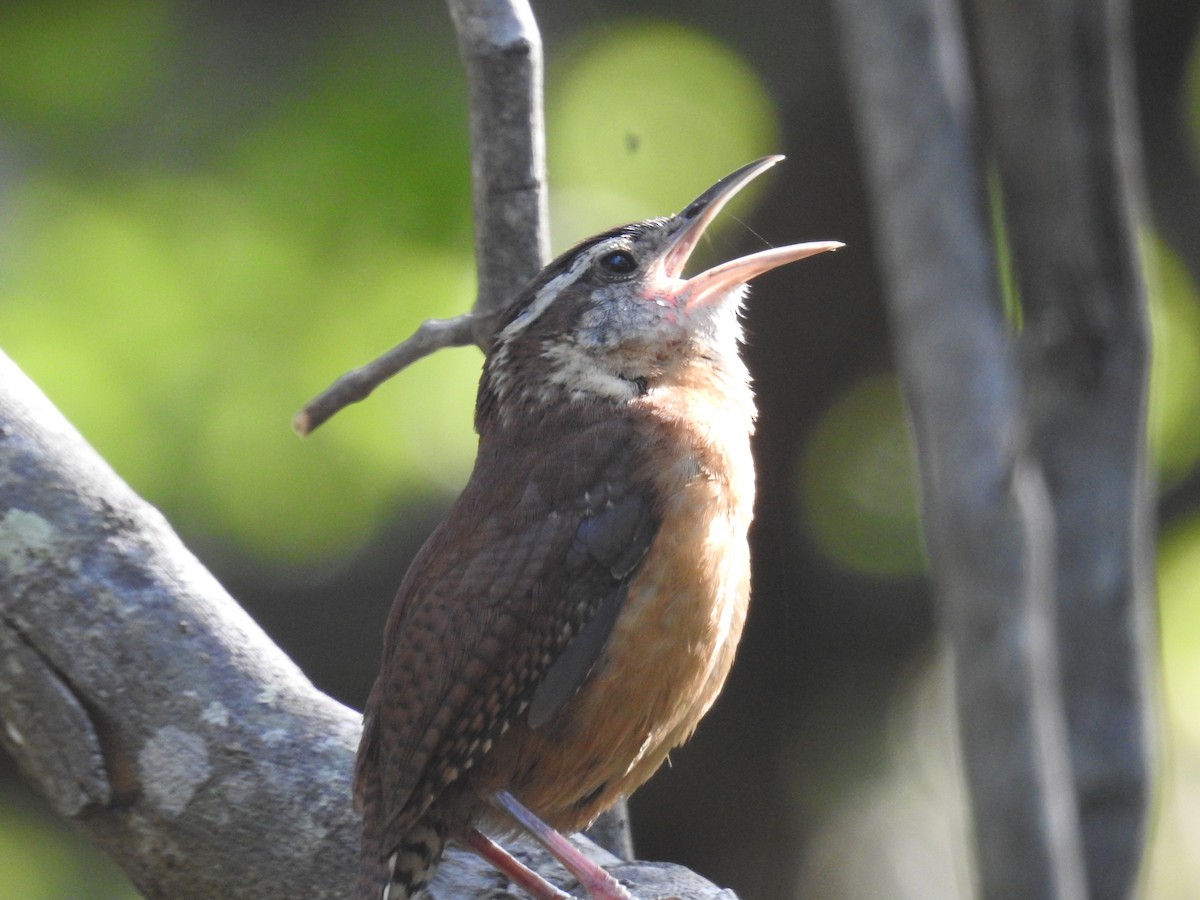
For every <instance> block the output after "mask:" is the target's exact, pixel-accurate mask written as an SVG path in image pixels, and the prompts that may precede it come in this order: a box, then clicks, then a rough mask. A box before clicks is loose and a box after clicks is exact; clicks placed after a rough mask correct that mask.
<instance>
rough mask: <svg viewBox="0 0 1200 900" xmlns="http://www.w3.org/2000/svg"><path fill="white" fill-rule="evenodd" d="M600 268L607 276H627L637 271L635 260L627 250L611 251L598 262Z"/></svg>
mask: <svg viewBox="0 0 1200 900" xmlns="http://www.w3.org/2000/svg"><path fill="white" fill-rule="evenodd" d="M599 264H600V268H601V269H602V270H603V271H604V272H605V274H607V275H629V274H631V273H633V272H635V271H637V267H638V264H637V260H636V259H634V258H633V254H632V253H630V252H629V251H628V250H613V251H612V252H610V253H605V254H604V255H603V256H602V257H600V260H599Z"/></svg>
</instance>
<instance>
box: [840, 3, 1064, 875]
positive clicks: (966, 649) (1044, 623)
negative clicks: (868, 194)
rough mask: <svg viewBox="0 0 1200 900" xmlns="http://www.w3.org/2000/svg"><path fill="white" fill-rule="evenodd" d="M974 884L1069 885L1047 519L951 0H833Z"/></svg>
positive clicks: (1050, 520)
mask: <svg viewBox="0 0 1200 900" xmlns="http://www.w3.org/2000/svg"><path fill="white" fill-rule="evenodd" d="M837 6H838V11H839V13H840V20H841V21H840V24H841V28H842V38H843V41H844V45H845V51H846V61H847V68H848V71H849V75H850V81H851V85H852V88H853V90H854V93H855V98H856V101H857V102H856V104H855V107H856V112H857V114H858V117H859V120H858V124H859V132H860V134H861V136H862V141H861V143H862V147H863V152H864V155H865V161H866V167H867V171H868V175H869V177H870V180H871V184H872V190H873V193H874V196H875V204H874V212H875V216H876V233H877V236H878V240H879V243H880V246H881V252H882V260H881V262H882V266H883V270H884V272H885V275H886V279H887V287H888V301H889V304H890V313H891V316H892V322H893V328H894V338H895V352H896V357H897V364H898V366H899V369H900V374H901V378H902V382H903V385H904V391H905V395H906V398H907V401H908V404H909V407H910V410H911V413H912V416H913V423H914V428H915V436H916V442H917V447H918V453H919V458H920V461H921V478H922V497H923V503H924V512H925V528H926V536H927V540H928V544H929V548H930V553H931V556H932V561H933V566H934V578H935V582H936V587H937V592H938V595H939V601H940V606H941V612H942V616H943V621H944V624H945V626H946V630H947V633H948V636H949V639H950V641H951V644H952V646H953V651H954V658H955V680H956V691H957V708H958V714H959V720H960V727H961V730H962V748H963V758H964V764H965V769H966V776H967V782H968V785H967V786H968V792H969V797H970V804H971V808H972V815H973V823H974V831H975V840H976V845H977V852H978V860H977V861H978V872H979V881H980V888H981V892H982V894H983V896H985V897H989V898H1011V897H1022V898H1042V897H1044V898H1051V897H1053V898H1082V897H1084V896H1085V886H1084V876H1083V870H1082V856H1081V849H1080V840H1079V835H1078V830H1077V823H1076V817H1075V806H1074V797H1073V794H1072V792H1071V774H1070V769H1069V763H1068V759H1067V755H1066V745H1065V725H1064V722H1063V714H1062V710H1061V707H1060V705H1059V697H1058V673H1057V669H1056V661H1055V656H1054V637H1053V634H1054V613H1053V607H1052V600H1053V588H1054V579H1055V569H1054V522H1053V511H1052V508H1051V505H1050V500H1049V497H1048V494H1047V491H1046V488H1045V485H1044V483H1043V480H1042V478H1041V475H1040V473H1039V471H1038V469H1037V467H1036V464H1035V462H1034V460H1033V459H1032V456H1031V454H1030V451H1029V447H1028V446H1027V442H1026V435H1025V433H1024V429H1023V426H1022V411H1021V382H1020V379H1019V375H1018V371H1017V367H1016V364H1015V359H1014V354H1013V352H1012V347H1011V345H1010V341H1009V338H1008V333H1007V328H1006V323H1005V321H1004V317H1003V313H1002V305H1001V301H1000V297H999V288H998V285H999V279H998V277H997V274H996V267H995V254H994V252H993V248H992V245H991V243H990V240H989V234H988V227H987V214H986V208H985V204H984V194H983V178H982V174H981V172H980V170H979V166H978V164H977V160H976V159H975V157H974V154H973V137H974V136H973V133H972V123H971V102H972V97H971V90H970V85H969V80H968V74H967V63H966V56H965V46H964V42H963V39H962V31H961V27H960V22H959V18H958V14H957V9H956V8H955V7H954V6H953V5H952V4H951V3H950V2H949V0H840V2H839V3H838V5H837Z"/></svg>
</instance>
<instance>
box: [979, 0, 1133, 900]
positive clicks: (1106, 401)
mask: <svg viewBox="0 0 1200 900" xmlns="http://www.w3.org/2000/svg"><path fill="white" fill-rule="evenodd" d="M969 8H970V10H971V13H972V25H973V34H974V37H975V39H976V41H975V43H976V45H977V47H978V50H979V54H978V55H979V60H980V72H981V107H982V109H983V110H984V114H985V117H986V124H987V131H988V146H989V148H990V149H991V151H992V152H993V153H994V155H995V162H996V166H997V170H998V172H999V176H1000V184H1001V188H1002V191H1003V196H1004V212H1005V220H1006V224H1007V228H1008V234H1009V243H1010V246H1011V248H1012V256H1013V267H1014V270H1015V274H1016V280H1017V284H1018V287H1019V290H1020V295H1021V302H1022V307H1023V310H1024V314H1025V316H1024V323H1025V324H1024V329H1023V332H1022V335H1021V353H1022V364H1023V368H1024V370H1025V372H1026V412H1027V416H1028V422H1029V428H1030V433H1031V435H1032V440H1033V444H1034V447H1035V450H1036V454H1037V458H1038V462H1039V464H1040V466H1041V468H1042V471H1043V472H1044V473H1045V478H1046V483H1047V486H1048V487H1049V490H1050V496H1051V500H1052V503H1053V505H1054V508H1055V510H1056V512H1057V516H1056V519H1055V522H1056V525H1057V528H1056V545H1057V548H1058V559H1057V583H1056V585H1055V593H1056V595H1057V598H1058V615H1059V622H1060V628H1059V645H1060V658H1061V660H1062V663H1061V669H1062V674H1063V688H1064V696H1065V705H1066V710H1067V719H1068V723H1069V727H1070V740H1071V754H1072V762H1073V765H1074V773H1075V780H1076V789H1077V791H1078V794H1079V798H1078V804H1079V814H1080V820H1081V827H1082V830H1083V839H1084V847H1085V852H1086V858H1087V869H1088V886H1089V889H1090V893H1091V896H1093V897H1103V898H1113V900H1116V898H1123V897H1129V896H1132V895H1133V893H1134V891H1135V888H1136V885H1137V882H1138V876H1139V873H1140V869H1141V859H1142V852H1143V849H1144V845H1145V840H1146V823H1147V813H1148V802H1149V793H1150V791H1149V770H1150V758H1151V752H1150V746H1151V741H1150V740H1149V730H1150V729H1149V723H1148V719H1149V716H1148V713H1147V688H1146V682H1147V672H1146V666H1147V663H1148V659H1149V657H1150V653H1149V647H1150V644H1151V641H1150V637H1149V636H1150V627H1149V623H1150V619H1151V610H1150V604H1151V593H1152V592H1151V590H1150V587H1149V577H1150V562H1149V560H1150V555H1149V548H1150V543H1151V540H1152V535H1151V530H1152V526H1151V521H1150V516H1149V512H1148V500H1147V478H1146V463H1145V454H1146V448H1145V435H1146V427H1145V407H1146V391H1147V367H1148V355H1149V350H1148V345H1149V337H1148V323H1147V316H1146V304H1145V297H1144V295H1143V288H1142V283H1141V276H1140V272H1139V268H1138V262H1137V255H1136V249H1135V235H1134V226H1133V221H1132V216H1131V214H1130V200H1129V190H1128V181H1129V173H1130V171H1131V167H1130V165H1129V162H1130V161H1129V160H1128V159H1127V157H1128V156H1129V155H1131V154H1132V152H1133V151H1132V145H1133V143H1134V128H1135V122H1134V116H1133V113H1132V103H1131V100H1132V85H1131V83H1130V72H1129V68H1130V64H1131V63H1130V60H1129V58H1128V54H1129V41H1128V36H1127V33H1126V32H1127V22H1126V17H1127V15H1128V10H1127V9H1126V8H1125V4H1124V3H1123V2H1107V3H1102V4H1099V5H1097V4H1095V3H1092V2H1085V0H1012V2H1006V3H995V2H991V0H971V2H970V4H969ZM1034 98H1036V102H1035V100H1034ZM1031 148H1036V150H1035V151H1034V152H1031Z"/></svg>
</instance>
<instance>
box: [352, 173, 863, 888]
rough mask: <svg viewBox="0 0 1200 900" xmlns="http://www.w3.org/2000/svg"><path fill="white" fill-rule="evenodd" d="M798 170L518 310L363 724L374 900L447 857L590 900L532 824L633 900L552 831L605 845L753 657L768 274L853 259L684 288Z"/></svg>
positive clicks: (609, 252) (616, 238) (693, 214)
mask: <svg viewBox="0 0 1200 900" xmlns="http://www.w3.org/2000/svg"><path fill="white" fill-rule="evenodd" d="M780 159H782V157H778V156H773V157H767V158H765V159H762V160H759V161H757V162H754V163H751V164H750V165H747V166H744V167H743V168H741V169H739V170H738V171H736V172H734V173H733V174H731V175H729V176H727V177H726V178H723V179H722V180H721V181H719V182H717V183H716V184H715V185H713V186H712V187H711V188H709V189H708V190H707V191H705V192H704V193H703V194H701V195H700V196H699V197H698V198H697V199H696V200H694V201H693V202H692V203H691V204H689V205H688V206H687V208H686V209H684V210H683V211H682V212H680V213H678V214H677V215H674V216H670V217H667V218H657V219H650V220H648V221H645V222H637V223H635V224H632V225H625V226H623V227H620V228H615V229H613V230H611V231H608V232H605V233H604V234H600V235H597V236H596V237H593V238H591V239H589V240H586V241H583V242H582V243H580V244H579V245H577V246H576V247H574V248H573V249H571V250H569V251H567V252H566V253H564V254H563V255H562V256H560V257H558V259H556V260H554V261H553V262H552V263H550V264H549V265H548V266H546V268H545V269H543V270H542V272H541V273H540V274H539V275H538V276H537V277H536V278H535V279H534V280H533V282H532V283H531V284H530V285H529V286H528V287H527V288H526V289H525V290H524V291H523V292H522V293H521V294H520V296H518V297H517V298H516V299H515V301H514V302H513V303H512V304H511V305H510V306H509V307H508V308H507V310H506V312H505V314H504V317H503V319H502V320H501V321H500V323H499V325H498V327H497V330H496V332H495V337H494V341H493V342H492V344H491V347H490V349H489V351H488V354H487V358H486V360H485V362H484V366H483V374H482V377H481V379H480V384H479V394H478V399H477V403H476V408H475V427H476V430H477V431H478V433H479V451H478V456H477V458H476V461H475V467H474V470H473V472H472V473H471V477H470V480H469V482H468V483H467V486H466V488H465V489H464V490H463V493H462V495H461V496H460V497H459V498H458V500H457V501H456V502H455V503H454V505H453V506H452V507H451V509H450V512H449V514H448V515H447V518H446V520H445V521H444V522H443V523H442V524H441V525H440V526H439V527H438V528H437V529H436V530H435V531H434V533H433V534H432V535H431V536H430V538H429V540H428V541H427V542H426V544H425V545H424V547H422V549H421V551H420V552H419V553H418V554H417V556H416V558H415V559H414V560H413V563H412V565H411V567H410V568H409V570H408V573H407V574H406V575H405V577H404V580H403V582H402V583H401V585H400V589H399V592H398V594H397V596H396V600H395V605H394V606H393V608H392V612H391V615H390V617H389V620H388V623H387V627H386V631H385V635H384V647H383V663H382V669H381V671H380V674H379V678H378V679H377V680H376V682H375V685H374V688H373V689H372V690H371V693H370V697H369V698H368V700H367V704H366V711H365V713H364V729H363V735H362V742H361V744H360V747H359V751H358V760H357V765H356V771H355V799H356V802H357V803H358V804H359V806H360V807H361V809H362V813H363V827H362V862H361V875H360V882H359V896H360V898H362V900H368V898H370V900H379V898H383V900H404V898H409V897H412V896H414V895H415V894H417V893H418V892H419V891H420V890H421V888H422V887H423V886H424V885H425V884H426V883H427V881H428V880H429V878H430V877H431V876H432V874H433V872H434V870H435V869H436V867H437V865H438V862H439V860H440V859H441V856H442V852H443V849H444V847H445V844H446V842H447V841H449V840H456V841H458V842H460V843H462V844H464V845H466V846H468V847H470V848H472V849H474V850H475V851H476V852H478V853H480V854H481V855H482V856H484V857H485V858H486V859H488V860H489V861H490V862H492V863H493V864H494V865H496V866H497V867H498V868H501V869H502V870H503V871H505V872H506V873H507V874H509V875H510V877H511V878H513V880H514V881H515V882H516V883H517V884H520V885H521V886H522V887H524V888H525V889H526V890H527V891H528V892H530V893H531V894H532V895H533V896H535V897H547V898H549V897H566V896H568V895H567V894H565V893H563V892H561V891H560V890H558V889H557V888H555V887H553V886H551V885H550V884H549V883H548V882H545V881H543V880H542V879H541V878H540V877H539V876H537V875H535V874H534V873H532V872H530V871H529V870H527V869H524V868H523V867H522V866H521V864H520V863H519V862H518V861H517V860H516V859H515V858H513V857H511V856H509V855H508V854H507V853H506V852H505V851H504V850H502V849H501V848H500V847H499V845H498V844H496V843H494V842H493V841H492V839H491V838H489V837H487V836H486V834H487V833H488V832H491V833H492V834H501V835H503V834H507V833H511V832H513V831H514V830H515V829H516V828H518V827H519V828H522V829H525V830H528V831H531V832H533V833H534V835H535V836H537V837H539V838H541V839H542V840H543V842H547V843H548V846H550V848H551V852H556V853H558V854H560V858H562V857H565V858H564V859H563V862H564V865H566V866H567V868H568V869H569V870H570V871H572V872H573V873H574V874H575V875H576V877H577V878H578V879H579V880H580V882H581V884H583V885H584V887H585V888H586V889H588V890H589V891H590V892H591V893H592V895H593V897H597V898H605V900H607V898H622V897H624V898H627V897H629V894H628V892H627V891H626V890H625V889H624V888H623V887H622V886H621V885H620V884H619V883H618V882H617V881H616V880H615V879H613V878H612V877H611V876H609V875H607V873H605V872H604V871H603V870H601V869H599V867H597V866H594V865H593V864H589V863H587V862H586V860H583V859H581V858H580V855H579V854H578V853H574V854H573V850H572V847H571V845H570V844H569V843H567V842H565V841H563V840H562V839H561V838H560V837H559V836H558V834H556V833H555V832H554V831H552V830H551V829H554V830H556V831H557V832H573V831H578V830H580V829H582V828H586V827H587V826H588V825H589V824H590V823H591V822H592V821H593V820H594V819H595V818H596V817H597V816H598V815H599V814H600V813H601V812H603V811H604V810H606V809H608V808H609V807H611V806H612V805H613V804H614V803H616V802H617V801H618V800H620V799H621V798H623V797H625V796H627V795H628V794H630V793H631V792H632V791H634V790H635V789H636V788H638V787H639V786H640V785H641V784H642V783H643V782H644V781H645V780H646V779H647V778H649V777H650V776H651V775H652V774H653V773H654V771H655V770H656V769H657V768H658V767H659V765H660V764H661V763H662V762H663V760H664V759H665V758H666V756H667V754H668V752H669V751H670V750H671V749H672V748H674V747H676V746H678V745H679V744H681V743H682V742H684V741H685V740H687V738H688V737H689V736H690V735H691V733H692V731H693V729H695V727H696V725H697V723H698V722H699V721H700V718H701V717H702V716H703V715H704V714H705V712H707V711H708V708H709V707H710V706H711V705H712V703H713V701H714V700H715V699H716V697H717V694H718V692H719V691H720V690H721V686H722V684H723V683H724V681H725V676H726V674H727V673H728V671H729V667H730V664H731V663H732V661H733V655H734V648H735V647H736V645H737V642H738V638H739V636H740V634H741V631H742V624H743V622H744V620H745V617H746V607H747V602H748V599H749V595H750V553H749V549H748V546H747V540H746V533H747V529H748V528H749V525H750V519H751V515H752V512H753V505H754V463H753V460H752V458H751V454H750V435H751V433H752V431H753V428H754V415H755V411H754V402H753V397H752V394H751V390H750V378H749V374H748V372H747V370H746V367H745V365H744V364H743V362H742V360H741V358H740V356H739V347H740V342H741V337H742V329H741V325H740V322H739V309H740V306H741V303H742V300H743V298H744V296H745V294H746V283H747V282H748V281H749V280H750V279H751V278H753V277H754V276H756V275H759V274H761V273H763V272H766V271H768V270H770V269H773V268H775V267H777V266H780V265H783V264H784V263H789V262H792V261H794V260H799V259H803V258H805V257H807V256H812V255H813V254H816V253H821V252H823V251H827V250H833V249H836V248H837V247H840V246H841V244H838V243H835V242H821V243H809V244H796V245H792V246H787V247H778V248H774V249H769V250H764V251H761V252H758V253H754V254H752V255H750V256H745V257H742V258H740V259H735V260H733V261H731V262H726V263H723V264H721V265H717V266H715V267H713V268H710V269H708V270H707V271H705V272H701V273H700V274H697V275H693V276H691V277H690V278H685V277H684V276H683V269H684V266H685V264H686V263H687V261H688V258H689V256H690V255H691V254H692V251H693V249H694V248H695V247H696V244H697V242H698V241H699V240H700V238H701V236H702V235H703V234H704V231H705V229H706V227H707V226H708V225H709V223H710V222H712V220H713V218H714V217H715V216H716V215H717V213H718V212H719V211H720V210H721V208H722V207H724V205H725V204H726V203H727V202H728V201H729V199H730V198H731V197H733V195H734V194H736V193H737V192H738V191H739V190H740V189H741V188H742V187H743V186H745V185H746V184H747V183H748V182H750V181H751V180H752V179H754V178H755V177H756V176H758V175H759V174H761V173H762V172H764V171H765V170H766V169H768V168H770V167H771V166H772V165H774V164H775V163H776V162H778V161H779V160H780Z"/></svg>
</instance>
